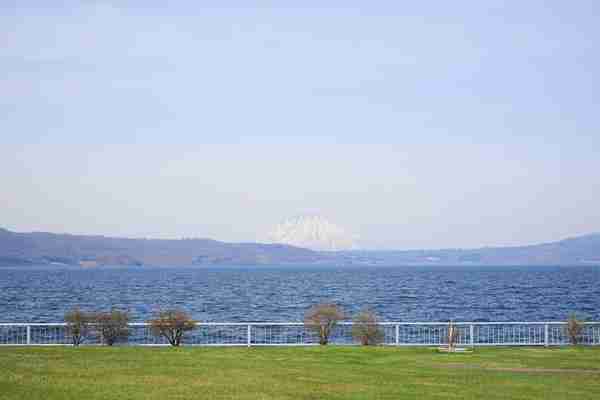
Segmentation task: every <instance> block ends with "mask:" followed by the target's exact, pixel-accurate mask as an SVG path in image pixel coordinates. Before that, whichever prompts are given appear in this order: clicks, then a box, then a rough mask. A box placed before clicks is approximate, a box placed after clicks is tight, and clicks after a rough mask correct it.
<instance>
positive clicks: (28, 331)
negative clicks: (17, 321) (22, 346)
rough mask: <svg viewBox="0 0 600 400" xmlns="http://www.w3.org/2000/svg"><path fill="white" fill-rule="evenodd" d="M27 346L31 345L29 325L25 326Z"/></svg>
mask: <svg viewBox="0 0 600 400" xmlns="http://www.w3.org/2000/svg"><path fill="white" fill-rule="evenodd" d="M27 344H31V325H27Z"/></svg>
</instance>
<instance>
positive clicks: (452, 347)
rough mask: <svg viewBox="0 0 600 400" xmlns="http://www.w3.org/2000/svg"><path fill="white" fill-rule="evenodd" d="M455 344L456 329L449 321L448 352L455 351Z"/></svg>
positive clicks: (456, 340) (456, 338)
mask: <svg viewBox="0 0 600 400" xmlns="http://www.w3.org/2000/svg"><path fill="white" fill-rule="evenodd" d="M456 342H458V328H457V327H456V325H454V323H453V322H452V321H450V322H449V323H448V351H454V350H455V349H456Z"/></svg>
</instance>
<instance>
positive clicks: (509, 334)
mask: <svg viewBox="0 0 600 400" xmlns="http://www.w3.org/2000/svg"><path fill="white" fill-rule="evenodd" d="M352 325H353V323H352V322H342V323H339V324H338V325H337V326H336V327H335V329H334V331H333V332H332V334H331V336H330V343H331V344H336V345H352V344H357V341H356V340H354V339H353V337H352ZM453 325H454V327H455V329H458V338H457V345H460V346H562V345H567V344H569V337H568V334H567V332H566V323H565V322H455V323H453ZM379 326H380V328H381V330H382V332H383V344H384V345H395V346H440V345H444V344H447V342H448V324H447V323H445V322H412V323H407V322H382V323H379ZM579 341H580V343H581V344H582V345H600V322H586V323H585V325H584V327H583V330H582V332H581V335H580V337H579ZM183 343H184V344H185V345H200V346H308V345H315V344H318V343H319V341H318V337H317V335H316V334H315V333H314V332H313V331H312V330H310V329H309V328H307V327H305V326H304V324H303V323H301V322H277V323H275V322H252V323H234V322H232V323H229V322H218V323H217V322H210V323H201V324H199V325H198V326H197V327H196V328H195V329H194V330H193V331H190V332H187V333H186V335H185V336H184V340H183ZM69 344H71V338H70V337H69V334H68V329H67V325H66V324H64V323H45V324H41V323H12V324H0V346H3V345H4V346H27V345H34V346H39V345H46V346H50V345H69ZM83 344H84V345H99V344H101V340H100V337H99V335H98V334H97V333H95V332H94V331H93V329H92V330H91V332H90V334H89V335H87V336H86V337H85V339H84V341H83ZM117 344H120V345H146V346H151V345H166V344H167V342H166V341H165V340H164V339H163V338H161V337H156V336H154V335H153V334H152V332H151V330H150V327H149V325H148V324H146V323H131V324H129V336H128V338H127V339H126V340H122V341H121V342H118V343H117Z"/></svg>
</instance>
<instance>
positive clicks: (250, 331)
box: [246, 324, 252, 347]
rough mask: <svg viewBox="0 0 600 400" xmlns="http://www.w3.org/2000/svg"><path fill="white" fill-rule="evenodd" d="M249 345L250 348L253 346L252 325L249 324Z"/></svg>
mask: <svg viewBox="0 0 600 400" xmlns="http://www.w3.org/2000/svg"><path fill="white" fill-rule="evenodd" d="M246 339H247V344H248V347H250V346H252V325H250V324H248V332H247V337H246Z"/></svg>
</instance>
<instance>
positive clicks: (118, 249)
mask: <svg viewBox="0 0 600 400" xmlns="http://www.w3.org/2000/svg"><path fill="white" fill-rule="evenodd" d="M39 264H57V265H58V264H67V265H82V266H90V267H92V266H96V265H164V266H174V265H224V264H230V265H236V264H240V265H250V264H256V265H266V264H298V265H310V264H330V265H350V264H351V265H591V264H594V265H600V234H592V235H586V236H580V237H575V238H570V239H565V240H562V241H559V242H552V243H544V244H538V245H531V246H518V247H485V248H480V249H445V250H408V251H366V250H365V251H363V250H353V251H337V252H331V251H327V252H319V251H314V250H309V249H304V248H300V247H295V246H290V245H285V244H260V243H224V242H219V241H216V240H210V239H180V240H160V239H124V238H112V237H106V236H83V235H68V234H54V233H44V232H33V233H18V232H11V231H8V230H6V229H0V265H4V266H21V265H39Z"/></svg>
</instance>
